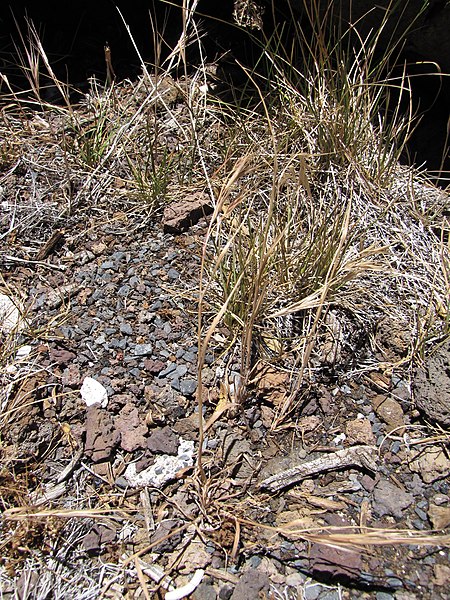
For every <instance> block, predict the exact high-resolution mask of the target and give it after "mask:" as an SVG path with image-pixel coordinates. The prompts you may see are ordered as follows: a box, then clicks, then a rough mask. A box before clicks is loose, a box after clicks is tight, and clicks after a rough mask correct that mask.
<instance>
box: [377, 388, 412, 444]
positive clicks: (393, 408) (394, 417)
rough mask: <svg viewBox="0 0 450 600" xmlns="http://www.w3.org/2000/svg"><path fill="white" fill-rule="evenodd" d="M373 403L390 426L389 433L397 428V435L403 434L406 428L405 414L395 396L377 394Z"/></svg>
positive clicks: (381, 417) (379, 414)
mask: <svg viewBox="0 0 450 600" xmlns="http://www.w3.org/2000/svg"><path fill="white" fill-rule="evenodd" d="M372 404H373V408H374V410H375V412H376V413H377V415H378V416H379V417H380V419H382V420H383V421H384V422H385V423H386V425H387V426H388V433H389V432H391V431H393V430H394V429H395V431H396V433H397V435H403V433H404V431H405V429H404V427H403V425H405V416H404V414H403V410H402V407H401V406H400V404H399V403H398V402H397V401H396V400H394V399H393V398H389V397H386V396H381V395H380V396H375V397H374V398H373V399H372Z"/></svg>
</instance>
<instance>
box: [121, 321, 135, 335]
mask: <svg viewBox="0 0 450 600" xmlns="http://www.w3.org/2000/svg"><path fill="white" fill-rule="evenodd" d="M120 332H121V333H123V334H125V335H132V334H133V329H132V328H131V325H130V324H129V323H121V324H120Z"/></svg>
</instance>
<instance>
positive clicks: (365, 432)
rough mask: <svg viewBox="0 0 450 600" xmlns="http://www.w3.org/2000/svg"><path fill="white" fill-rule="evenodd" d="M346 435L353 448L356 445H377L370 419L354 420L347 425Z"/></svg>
mask: <svg viewBox="0 0 450 600" xmlns="http://www.w3.org/2000/svg"><path fill="white" fill-rule="evenodd" d="M345 434H346V436H347V440H348V443H349V444H350V445H351V446H353V445H355V444H367V445H369V446H372V445H374V444H375V436H374V435H373V433H372V425H371V424H370V421H369V420H368V419H353V420H352V421H349V422H348V423H346V425H345Z"/></svg>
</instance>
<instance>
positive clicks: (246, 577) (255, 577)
mask: <svg viewBox="0 0 450 600" xmlns="http://www.w3.org/2000/svg"><path fill="white" fill-rule="evenodd" d="M269 587H270V580H269V577H268V576H267V575H266V573H262V572H261V571H258V569H249V570H248V571H246V572H245V573H244V574H243V575H242V576H241V578H240V579H239V581H238V582H237V584H236V587H235V588H234V592H233V595H232V596H231V600H250V598H260V597H261V596H262V594H265V595H266V596H267V592H268V591H269Z"/></svg>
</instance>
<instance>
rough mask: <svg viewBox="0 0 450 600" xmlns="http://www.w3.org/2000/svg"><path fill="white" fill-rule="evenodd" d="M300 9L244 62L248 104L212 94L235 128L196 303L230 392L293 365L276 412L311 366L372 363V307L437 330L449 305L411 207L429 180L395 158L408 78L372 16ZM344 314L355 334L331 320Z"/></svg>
mask: <svg viewBox="0 0 450 600" xmlns="http://www.w3.org/2000/svg"><path fill="white" fill-rule="evenodd" d="M304 6H305V12H306V14H307V16H308V23H307V25H308V31H309V33H310V35H309V36H308V37H307V36H306V34H303V32H302V30H301V29H300V28H298V29H297V30H296V32H295V33H296V36H297V37H296V38H295V36H294V39H295V40H296V42H294V43H293V46H292V47H289V48H288V49H286V48H285V47H283V45H282V42H281V40H282V36H281V33H278V32H277V31H275V33H274V34H273V36H272V37H271V39H267V40H266V43H265V45H264V46H263V47H262V48H261V56H262V57H263V60H264V62H265V64H266V65H268V67H267V68H266V69H265V72H264V75H261V73H260V72H257V71H250V70H249V69H247V68H246V67H244V66H242V68H243V70H244V71H245V73H246V75H247V77H248V80H249V87H253V89H254V102H253V104H252V103H250V104H248V103H247V102H246V103H245V104H244V103H243V104H242V105H239V104H238V106H236V105H233V106H227V105H225V104H223V103H222V104H221V105H219V106H218V110H221V111H222V112H223V114H224V118H225V119H226V122H227V123H234V127H233V126H231V127H229V128H228V129H227V135H228V140H229V141H228V143H227V144H226V148H227V150H226V153H224V156H223V161H222V162H223V166H222V169H221V171H220V175H221V178H222V185H221V186H220V188H219V191H218V194H217V198H216V205H215V212H214V216H213V219H212V222H211V225H210V229H209V234H208V238H207V241H206V243H205V246H204V262H203V269H204V271H203V285H204V287H203V289H202V291H201V297H202V298H203V300H204V301H205V312H206V310H207V308H206V307H207V304H206V299H207V298H212V295H211V293H212V294H214V297H215V307H216V308H212V309H211V313H210V314H211V315H212V316H211V320H210V321H209V324H208V325H206V326H205V329H206V334H205V336H204V340H206V341H209V340H210V339H211V337H212V335H213V331H215V330H216V328H217V327H219V325H221V324H223V325H225V326H226V328H227V329H228V330H229V331H230V333H231V337H230V340H232V341H231V346H230V347H232V348H233V349H234V350H233V351H234V355H235V356H236V355H237V356H238V357H239V360H240V364H241V366H240V386H239V388H238V390H237V391H236V392H235V393H234V398H233V401H235V402H236V403H237V404H239V403H241V402H242V401H243V400H244V399H245V397H246V395H247V394H248V393H249V384H250V382H251V380H252V373H254V368H255V367H256V366H257V365H258V363H260V362H261V361H267V360H269V361H271V362H275V363H278V364H280V365H281V367H282V368H284V369H288V371H289V372H290V373H291V383H292V389H291V393H290V394H289V395H288V396H287V398H286V401H285V403H284V404H283V405H282V406H281V407H280V408H279V415H278V418H279V420H282V419H283V418H285V417H286V415H288V414H289V413H290V412H291V410H292V409H293V407H295V405H296V404H295V399H296V398H297V397H298V394H299V393H300V391H301V389H302V387H303V386H304V385H305V384H307V383H308V382H311V381H312V380H313V379H314V378H315V377H316V374H318V373H320V372H322V371H324V370H325V371H328V372H329V371H330V370H331V371H332V372H333V371H334V372H335V373H337V374H338V373H341V374H343V373H344V372H345V371H347V372H354V371H356V370H358V371H359V372H362V371H364V369H365V368H367V369H370V368H373V367H374V364H375V363H376V361H375V360H374V359H373V358H372V356H373V352H372V351H373V350H374V347H373V337H374V332H375V329H376V325H377V322H378V321H379V320H380V319H381V318H383V317H384V316H388V317H390V318H392V319H394V320H398V321H399V322H402V323H404V326H405V328H407V329H408V328H410V329H411V331H415V332H416V333H418V330H417V323H418V320H421V319H423V318H424V316H425V315H427V319H428V321H427V325H426V329H427V330H428V331H430V330H431V329H433V330H434V334H433V335H434V336H436V335H438V336H441V337H442V336H445V335H447V333H448V328H447V326H446V324H445V323H446V322H447V319H448V311H447V313H446V314H440V313H439V311H441V313H442V306H444V305H445V304H446V300H445V299H446V298H447V297H448V291H449V290H448V281H447V277H446V270H445V264H446V262H445V260H447V259H443V256H444V255H446V254H447V251H448V248H447V249H446V248H444V247H443V244H442V243H441V241H440V240H439V239H438V237H436V236H433V235H432V234H431V232H430V230H429V229H424V226H423V225H424V221H425V219H426V214H427V209H426V208H424V209H423V211H422V213H421V214H417V212H416V211H415V208H414V207H415V206H416V198H415V197H416V194H417V190H419V189H423V186H425V188H426V189H431V186H430V188H427V183H426V177H425V175H424V174H423V173H420V172H419V171H418V170H415V169H408V168H406V167H400V165H399V162H398V160H399V157H400V155H401V154H402V152H403V151H404V148H405V144H406V141H407V140H408V137H409V135H410V134H411V132H412V130H413V128H414V124H415V120H414V115H413V114H412V112H411V111H410V112H409V113H407V114H406V115H405V113H404V112H403V111H401V110H400V106H401V104H402V103H403V99H404V97H406V98H408V97H409V94H410V91H409V81H408V78H407V76H406V74H405V73H403V75H401V76H400V77H399V76H396V77H394V76H393V75H392V71H391V69H390V65H391V64H393V60H394V57H395V53H396V51H398V47H396V46H395V45H393V46H392V47H389V48H388V49H387V50H384V52H382V53H381V54H380V48H379V47H378V40H379V38H380V36H381V34H382V31H383V27H384V26H385V22H383V23H382V24H381V26H380V30H379V31H377V32H375V33H373V34H371V35H369V36H368V37H366V38H363V37H361V36H360V35H359V33H358V28H357V25H356V26H350V27H348V29H343V28H342V26H338V25H336V23H342V21H341V20H340V19H339V18H337V15H335V14H334V12H333V7H332V3H330V4H329V6H328V10H326V11H322V10H321V9H320V6H319V3H307V2H305V5H304ZM391 8H392V7H391ZM387 14H389V11H387ZM386 18H387V17H386ZM311 33H312V35H311ZM295 43H297V51H295ZM246 91H248V90H246ZM246 97H247V96H246ZM430 194H431V196H432V195H433V193H432V192H430ZM438 195H439V194H438ZM444 198H445V194H444V195H442V198H441V199H442V200H443V202H445V199H444ZM440 214H442V205H441V207H440ZM430 298H431V299H432V300H431V306H430V305H429V299H430ZM213 302H214V301H213ZM442 303H443V304H442ZM439 306H440V307H441V308H440V309H438V307H439ZM201 310H202V309H201ZM429 311H431V312H429ZM445 312H446V309H444V313H445ZM442 316H443V317H444V318H443V319H442ZM213 317H214V318H213ZM345 321H346V322H347V326H348V327H347V328H350V329H353V332H355V330H358V331H359V334H358V336H356V337H359V340H361V338H363V342H362V343H361V341H358V342H356V341H355V340H351V339H350V338H351V335H350V334H349V333H348V332H347V333H345V332H344V322H345ZM333 323H334V324H333ZM421 335H422V334H421ZM413 337H414V336H413ZM415 339H417V337H416V338H415ZM361 345H362V346H363V348H361V347H360V346H361ZM344 346H346V353H347V356H348V355H351V356H350V359H349V360H347V362H346V363H345V364H344V362H345V361H343V360H342V361H341V362H340V360H339V359H340V358H342V354H344V353H345V352H344V350H345V348H344ZM413 346H414V344H412V345H411V348H410V351H409V352H408V355H407V357H405V362H408V361H409V360H410V359H411V358H412V355H413V353H414V351H415V348H414V347H413ZM230 347H229V348H228V353H229V350H230ZM200 355H202V354H200ZM358 361H359V364H357V363H358ZM200 371H201V370H199V375H200Z"/></svg>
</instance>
